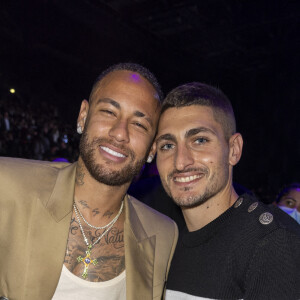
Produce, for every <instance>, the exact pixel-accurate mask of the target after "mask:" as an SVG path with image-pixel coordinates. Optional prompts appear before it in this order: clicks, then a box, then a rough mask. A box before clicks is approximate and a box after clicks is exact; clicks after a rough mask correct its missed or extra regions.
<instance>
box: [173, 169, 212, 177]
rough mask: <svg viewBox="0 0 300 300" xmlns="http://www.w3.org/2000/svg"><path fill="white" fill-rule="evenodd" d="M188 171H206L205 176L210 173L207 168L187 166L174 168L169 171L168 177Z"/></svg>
mask: <svg viewBox="0 0 300 300" xmlns="http://www.w3.org/2000/svg"><path fill="white" fill-rule="evenodd" d="M187 172H199V173H204V174H205V176H206V175H208V170H207V169H206V168H187V169H184V170H177V169H174V170H173V171H172V172H171V173H169V175H168V179H171V178H172V177H174V176H175V175H180V174H182V173H187Z"/></svg>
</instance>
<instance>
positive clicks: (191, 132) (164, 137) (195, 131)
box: [156, 127, 216, 143]
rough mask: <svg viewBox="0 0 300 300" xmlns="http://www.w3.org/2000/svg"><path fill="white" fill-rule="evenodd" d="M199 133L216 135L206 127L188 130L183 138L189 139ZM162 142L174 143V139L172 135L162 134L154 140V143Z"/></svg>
mask: <svg viewBox="0 0 300 300" xmlns="http://www.w3.org/2000/svg"><path fill="white" fill-rule="evenodd" d="M199 132H207V133H211V134H213V135H216V133H215V132H214V131H213V130H212V129H210V128H207V127H197V128H192V129H190V130H188V131H187V132H186V133H185V135H184V137H185V138H190V137H192V136H194V135H196V134H198V133H199ZM162 140H166V141H171V142H176V137H175V136H174V135H173V134H170V133H166V134H163V135H161V136H160V137H158V138H157V139H156V143H159V142H160V141H162Z"/></svg>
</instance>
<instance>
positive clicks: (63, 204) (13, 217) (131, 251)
mask: <svg viewBox="0 0 300 300" xmlns="http://www.w3.org/2000/svg"><path fill="white" fill-rule="evenodd" d="M75 172H76V163H74V164H64V163H48V162H40V161H30V160H23V159H12V158H0V297H1V296H4V297H7V298H8V299H10V300H48V299H51V298H52V296H53V294H54V291H55V289H56V286H57V284H58V280H59V277H60V273H61V269H62V265H63V261H64V256H65V250H66V244H67V238H68V231H69V225H70V220H71V215H72V203H73V195H74V182H75ZM177 238H178V230H177V227H176V225H175V223H174V222H173V221H171V220H170V219H169V218H167V217H166V216H164V215H162V214H160V213H158V212H156V211H155V210H152V209H151V208H149V207H147V206H146V205H144V204H143V203H141V202H139V201H137V200H136V199H134V198H133V197H130V196H127V197H126V200H125V225H124V240H125V268H126V295H127V299H128V300H133V299H136V300H141V299H142V300H148V299H149V300H150V299H161V297H162V295H163V293H164V287H165V282H166V277H167V273H168V270H169V266H170V261H171V258H172V256H173V253H174V249H175V246H176V242H177Z"/></svg>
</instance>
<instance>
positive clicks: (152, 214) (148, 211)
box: [128, 196, 178, 232]
mask: <svg viewBox="0 0 300 300" xmlns="http://www.w3.org/2000/svg"><path fill="white" fill-rule="evenodd" d="M128 198H129V201H130V203H131V204H132V205H133V207H134V208H135V210H136V212H137V213H138V215H139V218H140V219H141V220H142V221H143V223H144V225H145V226H146V227H150V228H151V229H152V230H153V231H155V232H159V231H161V230H162V228H163V230H165V231H174V230H175V231H176V232H177V231H178V229H177V225H176V223H175V222H174V221H173V220H172V219H171V218H169V217H167V216H166V215H164V214H162V213H160V212H158V211H157V210H155V209H153V208H151V207H149V206H148V205H146V204H144V203H142V202H141V201H139V200H137V199H136V198H134V197H132V196H129V197H128Z"/></svg>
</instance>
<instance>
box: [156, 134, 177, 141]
mask: <svg viewBox="0 0 300 300" xmlns="http://www.w3.org/2000/svg"><path fill="white" fill-rule="evenodd" d="M163 140H165V141H170V142H176V138H175V136H174V135H173V134H170V133H166V134H163V135H161V136H160V137H158V138H157V139H156V143H159V142H161V141H163Z"/></svg>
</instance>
